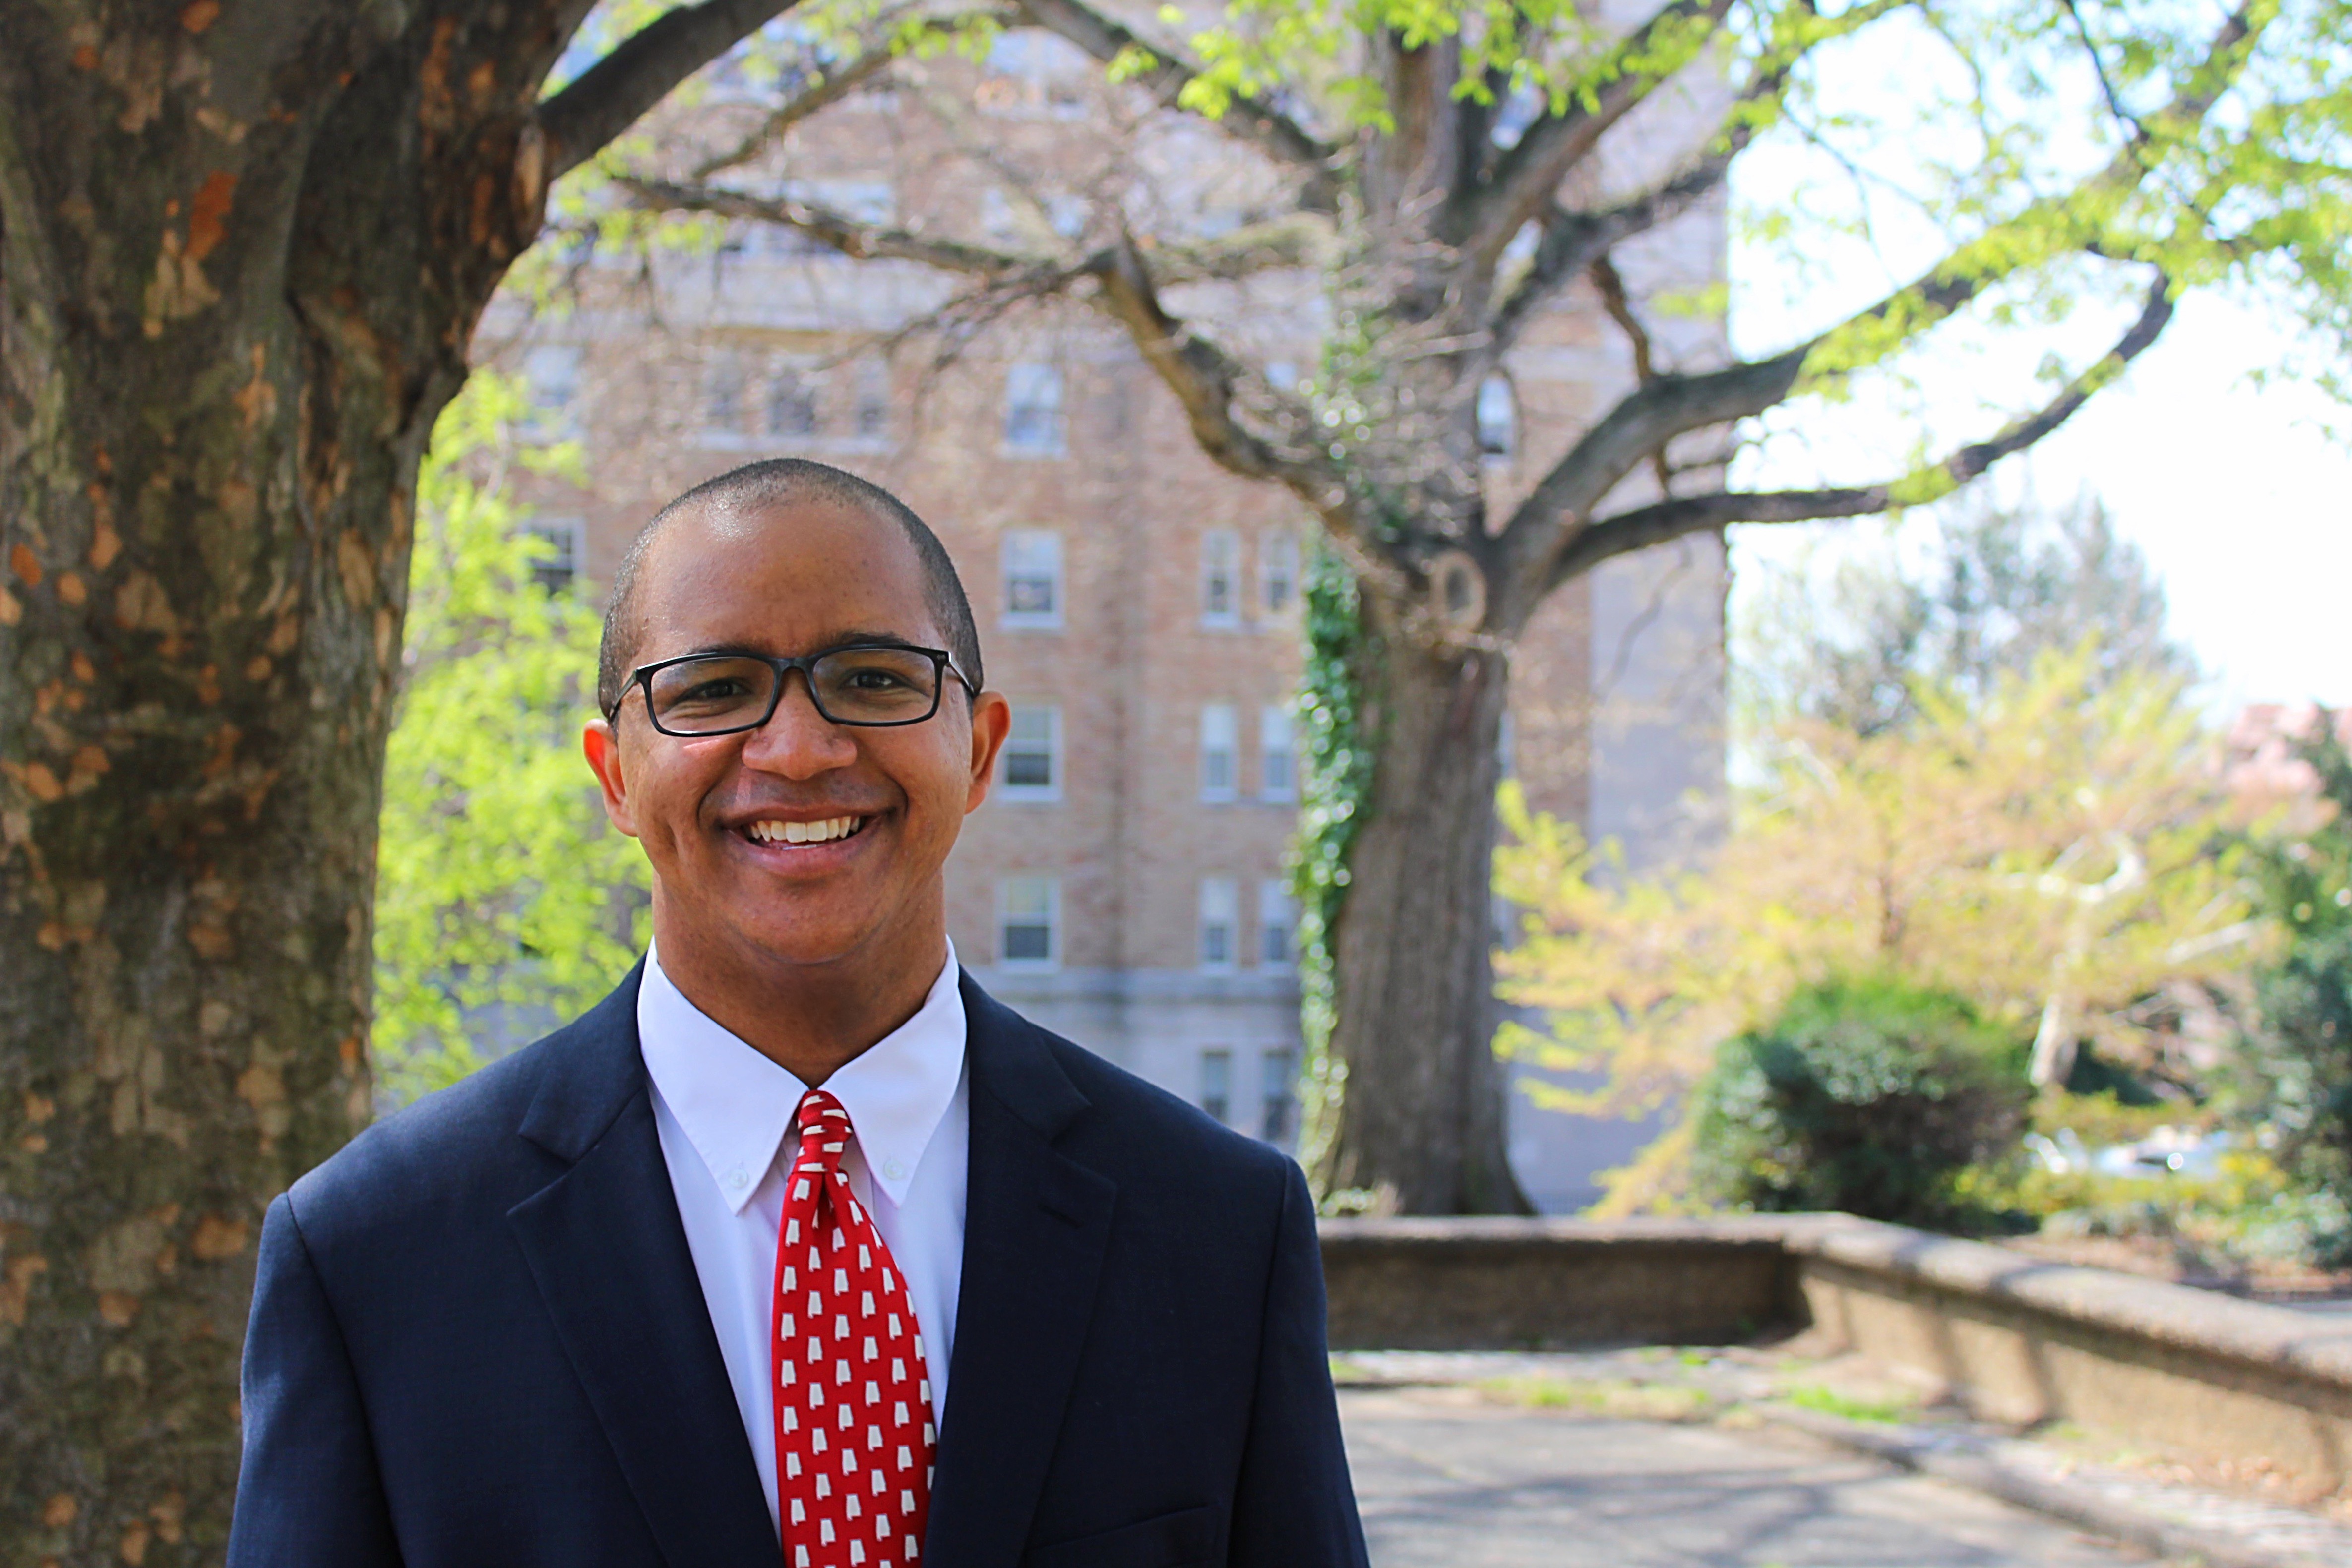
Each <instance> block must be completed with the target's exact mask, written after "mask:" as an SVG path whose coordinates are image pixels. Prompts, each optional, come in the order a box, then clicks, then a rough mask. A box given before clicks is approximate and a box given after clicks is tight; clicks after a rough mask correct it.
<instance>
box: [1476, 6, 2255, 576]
mask: <svg viewBox="0 0 2352 1568" xmlns="http://www.w3.org/2000/svg"><path fill="white" fill-rule="evenodd" d="M2250 36H2251V28H2250V27H2249V26H2248V25H2247V20H2246V14H2245V13H2243V12H2241V13H2239V14H2238V15H2236V16H2231V18H2230V19H2229V20H2228V21H2227V22H2226V23H2224V24H2223V26H2221V29H2220V30H2219V31H2218V32H2217V33H2216V35H2215V37H2214V38H2213V40H2212V42H2211V43H2210V46H2209V47H2208V50H2207V54H2206V57H2205V59H2204V60H2203V61H2202V62H2201V63H2200V67H2199V68H2198V70H2197V71H2196V72H2194V73H2193V74H2192V76H2191V77H2190V78H2189V80H2188V81H2186V82H2184V84H2183V86H2182V87H2181V89H2180V90H2179V93H2178V94H2176V96H2175V98H2174V100H2173V102H2172V103H2171V104H2170V105H2169V106H2168V108H2167V109H2166V110H2165V113H2164V116H2163V118H2164V120H2166V121H2167V122H2168V124H2170V125H2172V126H2175V127H2178V126H2180V125H2181V124H2182V123H2183V122H2184V121H2187V122H2189V123H2193V122H2194V120H2195V119H2196V118H2197V117H2200V116H2202V115H2203V114H2204V113H2206V112H2207V111H2209V110H2210V109H2211V107H2212V105H2213V104H2214V103H2215V102H2216V101H2217V100H2218V99H2219V98H2220V97H2221V92H2222V90H2223V89H2225V88H2226V87H2227V86H2228V85H2229V82H2230V81H2231V79H2233V78H2234V76H2235V74H2236V72H2237V71H2238V70H2240V69H2242V68H2243V65H2244V61H2245V58H2246V56H2245V53H2244V51H2243V50H2242V45H2243V43H2244V42H2245V40H2246V39H2247V38H2248V37H2250ZM2147 175H2148V166H2147V163H2146V162H2144V161H2143V160H2142V159H2141V158H2140V156H2139V149H2137V148H2136V147H2135V148H2130V149H2126V151H2125V152H2119V153H2118V154H2116V157H2115V158H2114V159H2112V160H2110V161H2109V162H2108V163H2107V164H2106V166H2105V168H2103V169H2101V170H2099V171H2098V172H2095V173H2093V174H2092V175H2090V176H2089V177H2088V178H2087V179H2085V180H2084V181H2083V183H2080V184H2078V185H2077V186H2075V187H2074V190H2072V191H2070V192H2067V193H2064V194H2062V195H2059V196H2055V197H2051V198H2047V199H2044V200H2042V201H2039V202H2035V203H2033V204H2031V205H2030V206H2028V207H2027V208H2026V209H2025V210H2024V211H2023V212H2021V213H2020V214H2018V215H2017V216H2015V217H2013V218H2011V220H2009V221H2008V222H2007V223H2004V224H2000V225H1995V226H1994V227H1993V228H1991V229H1990V230H1988V231H1987V232H1986V233H1985V234H1984V235H1979V237H1978V238H1977V239H1975V240H1973V241H1971V242H1969V244H1967V245H1965V246H1961V247H1960V248H1959V249H1958V250H1957V251H1955V252H1954V253H1953V254H1952V255H1951V256H1947V257H1945V258H1944V259H1943V260H1942V261H1941V262H1938V263H1937V266H1936V267H1935V268H1934V269H1933V270H1931V271H1930V272H1928V273H1927V274H1926V275H1925V276H1924V277H1920V278H1919V279H1918V280H1917V281H1916V282H1914V283H1912V284H1910V285H1909V286H1908V287H1904V288H1900V289H1897V290H1895V292H1893V293H1891V294H1889V295H1887V296H1885V298H1881V299H1879V300H1878V301H1876V302H1875V303H1874V304H1873V305H1871V306H1870V307H1868V308H1866V309H1864V310H1861V311H1858V312H1856V313H1855V314H1854V315H1853V316H1851V317H1849V318H1847V319H1846V320H1845V321H1843V322H1842V323H1840V324H1839V325H1838V326H1837V327H1835V328H1832V329H1831V330H1829V331H1827V332H1823V333H1822V334H1821V335H1819V336H1818V337H1816V338H1814V339H1813V340H1811V341H1810V342H1807V343H1802V344H1800V345H1798V346H1797V347H1796V348H1793V349H1791V350H1789V351H1787V352H1786V353H1783V354H1779V355H1776V356H1774V357H1773V358H1771V359H1769V360H1760V361H1751V362H1748V363H1744V364H1737V365H1732V366H1730V367H1728V368H1727V369H1724V370H1721V371H1714V372H1712V373H1710V374H1706V375H1700V376H1660V377H1658V378H1657V379H1656V380H1655V381H1654V382H1651V383H1650V384H1649V385H1647V386H1645V387H1640V388H1637V389H1636V390H1635V391H1634V392H1632V393H1630V394H1628V395H1627V396H1626V397H1625V398H1624V399H1623V400H1622V401H1621V402H1619V403H1618V404H1617V406H1616V407H1615V408H1613V409H1612V410H1611V411H1610V412H1609V413H1608V414H1607V415H1606V416H1605V417H1603V418H1602V419H1601V422H1600V423H1598V424H1596V425H1594V426H1593V427H1592V429H1591V430H1590V431H1588V432H1586V434H1585V435H1584V437H1583V438H1582V439H1581V440H1580V441H1579V442H1578V443H1577V444H1575V445H1574V446H1573V447H1571V448H1570V450H1569V452H1568V454H1567V455H1565V456H1564V457H1562V458H1561V459H1560V460H1559V463H1557V464H1555V465H1553V467H1552V469H1551V471H1550V472H1549V473H1548V474H1546V475H1545V476H1543V478H1542V479H1541V480H1539V481H1538V482H1537V485H1536V487H1535V489H1534V491H1533V492H1532V493H1531V494H1530V495H1529V496H1528V498H1527V499H1526V501H1525V502H1523V503H1522V504H1521V505H1520V507H1519V508H1518V510H1517V512H1515V513H1514V514H1513V515H1512V517H1511V519H1510V521H1509V523H1507V525H1506V526H1505V528H1504V529H1503V538H1504V539H1505V541H1506V542H1507V546H1508V549H1507V554H1508V556H1509V559H1511V561H1512V562H1513V565H1514V569H1515V570H1527V571H1533V572H1536V573H1538V575H1539V577H1540V578H1541V579H1542V580H1556V578H1555V576H1554V574H1553V573H1552V572H1551V571H1550V570H1549V568H1548V567H1547V565H1546V563H1547V562H1548V561H1549V560H1550V559H1553V558H1554V557H1555V556H1557V555H1558V554H1559V553H1560V552H1562V551H1564V550H1566V549H1569V548H1570V546H1569V543H1568V541H1569V539H1570V530H1571V529H1573V528H1575V526H1576V525H1577V523H1578V522H1579V520H1580V519H1582V518H1584V517H1588V516H1590V515H1591V508H1592V507H1595V506H1597V505H1599V504H1600V501H1601V497H1603V496H1605V495H1607V494H1608V493H1609V492H1610V491H1611V490H1612V489H1613V488H1615V487H1616V485H1617V483H1618V481H1620V480H1621V479H1622V478H1623V477H1624V476H1625V475H1626V474H1627V473H1629V472H1631V471H1632V469H1633V467H1634V465H1637V464H1639V463H1641V462H1643V460H1645V459H1647V458H1648V457H1650V456H1651V455H1652V454H1654V453H1655V452H1658V451H1660V450H1662V449H1663V448H1664V446H1665V444H1666V443H1667V442H1669V441H1671V440H1673V439H1674V438H1675V436H1677V435H1681V434H1685V432H1688V431H1693V430H1700V429H1704V428H1706V426H1708V425H1711V424H1719V423H1730V422H1731V421H1733V420H1738V419H1744V418H1748V417H1750V416H1752V415H1755V414H1759V413H1763V412H1764V411H1765V410H1766V409H1768V408H1770V407H1771V406H1773V405H1774V404H1775V403H1778V402H1781V401H1782V400H1783V399H1785V398H1786V397H1788V396H1789V395H1790V392H1793V391H1794V390H1795V389H1796V387H1797V385H1798V382H1799V380H1800V378H1801V376H1803V374H1804V373H1805V371H1806V367H1807V361H1809V360H1811V358H1812V357H1813V355H1814V354H1815V353H1816V352H1817V351H1818V350H1821V349H1822V347H1823V346H1824V345H1825V344H1827V343H1829V342H1831V341H1832V340H1835V339H1837V338H1839V337H1841V336H1842V335H1845V334H1850V333H1853V332H1854V331H1856V330H1857V329H1868V328H1872V327H1885V326H1888V325H1893V326H1895V327H1896V328H1898V329H1899V331H1898V333H1897V335H1896V337H1895V340H1894V341H1893V342H1891V343H1889V344H1886V345H1883V346H1882V349H1883V350H1891V349H1892V348H1893V347H1895V346H1898V345H1899V344H1900V343H1904V342H1909V341H1911V340H1915V339H1916V337H1917V336H1918V335H1919V334H1920V333H1921V332H1924V331H1926V330H1927V329H1929V328H1931V327H1934V326H1936V325H1937V324H1938V323H1940V322H1942V321H1944V320H1946V319H1949V318H1950V317H1951V316H1952V315H1953V313H1954V312H1956V311H1958V310H1959V309H1960V308H1963V307H1964V306H1966V305H1968V304H1969V302H1971V301H1972V300H1974V299H1975V298H1978V297H1979V295H1981V294H1982V293H1983V292H1984V291H1985V290H1987V289H1988V288H1990V287H1992V286H1993V285H1994V284H1996V283H1999V282H2000V281H2001V280H2003V279H2004V278H2006V277H2009V276H2011V274H2012V273H2014V272H2015V271H2016V270H2018V269H2019V268H2020V267H2023V266H2026V265H2028V264H2029V263H2030V262H2032V261H2038V260H2040V259H2042V258H2045V257H2047V256H2051V255H2053V254H2055V253H2057V252H2060V251H2063V250H2065V249H2068V248H2071V249H2074V250H2076V251H2082V252H2086V253H2093V254H2095V253H2097V252H2098V251H2099V250H2100V249H2101V248H2102V246H2103V243H2104V241H2105V235H2103V234H2102V233H2101V232H2100V231H2099V227H2098V220H2097V219H2096V218H2095V217H2092V218H2087V219H2085V218H2079V217H2077V216H2076V215H2075V214H2076V213H2077V211H2078V210H2080V209H2082V208H2085V207H2087V208H2098V207H2100V206H2101V205H2103V204H2104V199H2105V198H2108V197H2112V196H2115V195H2117V194H2120V193H2124V192H2127V191H2129V190H2131V189H2133V188H2135V187H2137V185H2138V184H2139V183H2142V182H2143V181H2144V180H2146V179H2147ZM2089 197H2098V198H2101V199H2102V200H2101V201H2086V200H2085V198H2089ZM2043 225H2053V226H2056V227H2059V228H2060V232H2062V233H2063V229H2066V228H2071V229H2074V230H2076V231H2079V232H2075V233H2073V234H2072V235H2067V236H2066V237H2064V238H2062V239H2053V237H2052V236H2051V235H2049V234H2042V235H2040V236H2039V238H2038V241H2037V243H2035V244H2032V245H2020V244H2018V243H2016V242H2017V241H2018V239H2019V237H2020V236H2021V235H2034V234H2036V232H2037V231H2038V230H2040V229H2041V228H2042V226H2043Z"/></svg>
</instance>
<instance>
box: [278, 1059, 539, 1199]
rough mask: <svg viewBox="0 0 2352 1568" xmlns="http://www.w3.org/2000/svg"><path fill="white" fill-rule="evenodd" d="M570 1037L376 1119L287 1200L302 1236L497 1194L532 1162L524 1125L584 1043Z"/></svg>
mask: <svg viewBox="0 0 2352 1568" xmlns="http://www.w3.org/2000/svg"><path fill="white" fill-rule="evenodd" d="M573 1036H574V1030H573V1029H571V1028H567V1029H562V1030H557V1031H556V1032H555V1033H553V1034H551V1035H549V1036H547V1037H546V1038H545V1039H543V1040H539V1041H537V1042H536V1043H534V1044H531V1045H529V1046H526V1047H524V1048H523V1049H522V1050H520V1051H516V1052H515V1053H514V1054H512V1055H511V1056H507V1057H502V1058H500V1059H499V1061H494V1062H491V1063H490V1064H489V1065H488V1066H487V1067H484V1068H482V1069H480V1070H479V1071H476V1072H473V1073H470V1074H468V1075H467V1076H466V1077H465V1078H463V1079H461V1080H459V1081H458V1082H456V1083H453V1084H451V1085H450V1086H449V1087H447V1088H446V1089H441V1090H437V1091H436V1092H433V1093H431V1094H427V1095H425V1097H424V1098H423V1099H421V1100H418V1101H416V1102H415V1103H414V1104H410V1105H407V1106H404V1107H403V1108H402V1109H400V1110H398V1111H395V1112H394V1113H392V1114H390V1115H388V1116H386V1117H384V1118H383V1119H382V1120H380V1121H378V1122H375V1123H373V1124H371V1125H369V1126H368V1127H367V1128H366V1129H365V1130H364V1131H362V1133H361V1134H359V1135H358V1136H357V1137H355V1138H353V1139H352V1141H351V1142H350V1143H348V1144H345V1145H343V1146H342V1147H341V1149H339V1150H337V1151H336V1152H335V1153H334V1154H333V1155H330V1156H329V1157H328V1158H327V1159H326V1160H325V1161H324V1162H323V1163H322V1164H320V1166H317V1167H316V1168H314V1169H312V1170H311V1171H310V1173H309V1174H307V1175H305V1176H302V1177H301V1178H300V1179H299V1180H298V1181H296V1182H295V1184H294V1186H293V1187H292V1189H291V1191H290V1192H289V1195H288V1196H289V1200H290V1202H291V1204H292V1207H293V1208H294V1210H295V1213H296V1216H297V1217H298V1218H299V1221H300V1223H301V1226H302V1228H303V1231H304V1233H305V1235H306V1236H312V1237H314V1238H315V1237H316V1235H317V1233H319V1232H320V1231H322V1230H323V1231H326V1232H328V1233H330V1234H331V1233H332V1232H334V1231H336V1230H339V1229H341V1228H345V1227H349V1226H358V1227H361V1228H373V1227H375V1226H378V1225H381V1224H384V1223H391V1222H395V1221H396V1220H397V1219H398V1218H400V1216H401V1215H402V1214H403V1213H404V1212H405V1211H411V1210H418V1211H430V1210H434V1209H437V1208H440V1207H442V1206H444V1205H445V1204H446V1203H447V1202H449V1201H450V1200H451V1199H452V1198H453V1197H456V1196H458V1195H462V1194H467V1193H473V1194H478V1195H479V1196H482V1197H494V1195H495V1194H497V1193H498V1192H499V1190H500V1189H501V1188H502V1187H503V1186H504V1185H505V1184H504V1183H502V1182H500V1181H499V1179H498V1178H499V1176H500V1175H501V1173H502V1171H503V1170H504V1168H505V1167H507V1166H511V1165H513V1164H515V1163H516V1162H517V1161H518V1160H523V1159H527V1158H528V1151H529V1150H530V1145H527V1144H524V1143H523V1141H522V1140H521V1138H520V1136H519V1135H518V1129H519V1128H520V1125H521V1124H522V1121H523V1118H524V1115H525V1113H527V1112H528V1111H529V1110H530V1105H531V1103H532V1102H533V1100H534V1099H536V1098H537V1096H538V1094H539V1092H540V1088H541V1084H542V1083H543V1082H545V1080H546V1078H547V1075H548V1073H549V1071H551V1069H553V1068H554V1067H556V1066H557V1065H559V1064H560V1061H561V1059H562V1055H563V1053H564V1052H565V1051H570V1050H577V1049H579V1047H578V1042H577V1041H576V1040H575V1039H574V1038H573ZM530 1163H532V1164H536V1162H530ZM509 1201H511V1200H509Z"/></svg>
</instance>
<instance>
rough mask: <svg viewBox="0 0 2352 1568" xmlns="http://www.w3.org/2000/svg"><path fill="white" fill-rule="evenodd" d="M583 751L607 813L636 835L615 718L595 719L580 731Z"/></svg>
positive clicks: (625, 830)
mask: <svg viewBox="0 0 2352 1568" xmlns="http://www.w3.org/2000/svg"><path fill="white" fill-rule="evenodd" d="M580 750H581V753H582V754H583V756H585V757H586V758H588V768H589V770H590V771H591V772H593V773H594V774H595V775H596V785H597V788H598V789H599V790H600V791H601V792H602V793H603V795H604V815H606V816H607V817H610V818H611V819H612V820H613V826H614V827H616V828H618V829H620V830H621V831H623V832H625V833H626V834H628V835H629V837H631V838H633V839H634V838H635V837H636V836H637V819H636V813H635V812H634V811H633V810H630V809H629V781H628V779H627V777H626V776H625V775H624V774H623V773H622V771H621V737H619V736H618V735H617V734H615V733H614V729H613V725H612V721H611V720H610V719H604V718H592V719H590V720H589V721H588V722H587V723H586V724H585V725H583V727H581V730H580Z"/></svg>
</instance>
